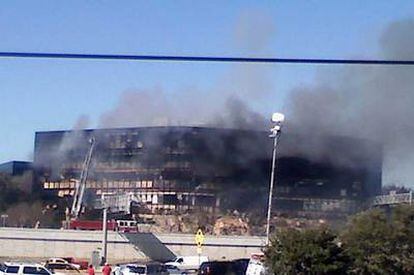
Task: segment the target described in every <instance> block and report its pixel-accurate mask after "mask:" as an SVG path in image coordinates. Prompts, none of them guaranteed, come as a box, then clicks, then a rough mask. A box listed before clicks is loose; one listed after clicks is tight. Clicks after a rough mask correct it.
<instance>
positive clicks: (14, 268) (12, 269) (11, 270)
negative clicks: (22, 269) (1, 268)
mask: <svg viewBox="0 0 414 275" xmlns="http://www.w3.org/2000/svg"><path fill="white" fill-rule="evenodd" d="M17 272H19V267H18V266H8V267H7V271H6V273H17Z"/></svg>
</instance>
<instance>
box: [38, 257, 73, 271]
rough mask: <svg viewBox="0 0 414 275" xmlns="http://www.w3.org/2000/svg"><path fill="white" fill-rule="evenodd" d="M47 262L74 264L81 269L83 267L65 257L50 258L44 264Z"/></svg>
mask: <svg viewBox="0 0 414 275" xmlns="http://www.w3.org/2000/svg"><path fill="white" fill-rule="evenodd" d="M47 264H70V265H72V266H73V267H75V268H77V269H80V267H81V266H80V264H77V263H70V262H69V261H68V260H66V259H64V258H50V259H48V260H47V261H46V262H45V264H44V265H47Z"/></svg>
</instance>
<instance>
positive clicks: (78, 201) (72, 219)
mask: <svg viewBox="0 0 414 275" xmlns="http://www.w3.org/2000/svg"><path fill="white" fill-rule="evenodd" d="M89 143H90V146H89V149H88V152H87V153H86V156H85V160H84V162H83V165H82V171H81V174H80V177H79V180H77V181H76V188H75V193H74V195H73V202H72V207H71V210H70V212H69V209H67V214H66V227H69V228H70V229H72V228H73V226H72V224H73V223H76V221H77V220H78V219H79V215H80V212H81V210H82V205H83V197H84V195H85V189H86V181H87V179H88V173H89V168H90V166H91V162H92V156H93V152H94V150H95V144H96V141H95V138H94V137H92V138H91V139H90V140H89Z"/></svg>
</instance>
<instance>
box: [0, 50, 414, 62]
mask: <svg viewBox="0 0 414 275" xmlns="http://www.w3.org/2000/svg"><path fill="white" fill-rule="evenodd" d="M0 58H50V59H90V60H126V61H171V62H224V63H290V64H343V65H414V60H386V59H330V58H326V59H325V58H267V57H220V56H179V55H126V54H76V53H31V52H0Z"/></svg>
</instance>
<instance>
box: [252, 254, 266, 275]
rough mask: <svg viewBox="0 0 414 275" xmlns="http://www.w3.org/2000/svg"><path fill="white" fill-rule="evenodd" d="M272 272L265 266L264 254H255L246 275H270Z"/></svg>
mask: <svg viewBox="0 0 414 275" xmlns="http://www.w3.org/2000/svg"><path fill="white" fill-rule="evenodd" d="M268 274H270V272H269V271H268V269H267V268H266V266H265V265H264V254H263V253H254V254H252V255H251V256H250V261H249V265H248V266H247V270H246V275H268Z"/></svg>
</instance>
